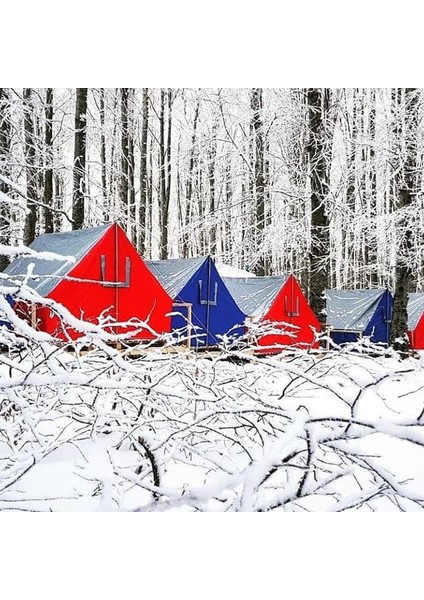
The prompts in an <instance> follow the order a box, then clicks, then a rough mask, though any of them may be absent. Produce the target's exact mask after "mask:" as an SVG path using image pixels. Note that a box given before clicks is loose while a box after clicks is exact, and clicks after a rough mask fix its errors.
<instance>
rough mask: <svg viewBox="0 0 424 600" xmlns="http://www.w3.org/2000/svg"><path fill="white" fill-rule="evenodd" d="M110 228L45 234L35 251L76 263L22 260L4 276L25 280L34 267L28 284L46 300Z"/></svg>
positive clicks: (11, 264)
mask: <svg viewBox="0 0 424 600" xmlns="http://www.w3.org/2000/svg"><path fill="white" fill-rule="evenodd" d="M110 227H113V224H108V225H102V226H100V227H90V228H89V229H77V230H75V231H65V232H62V233H45V234H42V235H40V236H39V237H38V238H36V239H35V240H34V241H33V242H32V244H31V245H30V248H31V249H32V250H35V251H36V252H54V253H55V254H62V255H66V256H72V257H74V259H75V262H73V263H72V262H66V261H62V260H43V259H41V258H32V257H20V258H16V259H15V260H14V261H13V262H11V263H10V265H8V267H7V268H6V269H5V271H4V273H6V274H8V275H12V276H13V277H14V278H15V279H16V278H18V279H19V278H22V279H23V277H24V276H25V274H26V272H27V269H28V267H29V265H30V264H31V263H33V264H34V271H33V277H32V278H30V279H29V280H28V285H29V287H31V288H32V289H33V290H35V291H36V292H38V293H39V294H40V296H45V297H46V296H48V295H49V294H50V292H52V291H53V289H54V288H55V287H56V286H57V285H58V284H59V283H60V282H61V281H62V280H63V278H64V277H67V276H68V275H69V273H70V272H71V271H72V270H73V269H74V267H75V265H76V264H77V263H78V262H79V261H80V260H81V259H82V258H84V256H85V255H86V254H87V253H88V252H89V251H90V249H91V248H92V247H93V246H94V245H95V244H97V242H99V241H100V240H101V238H102V237H103V235H104V234H105V232H106V231H107V230H108V229H109V228H110Z"/></svg>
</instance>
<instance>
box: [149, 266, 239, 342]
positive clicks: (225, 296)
mask: <svg viewBox="0 0 424 600" xmlns="http://www.w3.org/2000/svg"><path fill="white" fill-rule="evenodd" d="M146 264H147V266H148V267H149V268H150V269H151V270H152V272H153V273H154V275H155V276H156V277H157V278H158V279H159V281H160V282H161V283H162V285H163V286H164V288H165V289H166V290H167V292H168V294H169V295H170V296H171V297H172V298H173V299H174V302H175V303H185V304H189V305H191V311H192V312H191V320H192V325H193V329H194V331H193V332H192V333H193V334H194V335H193V338H192V342H191V343H192V345H194V346H195V347H198V348H200V347H202V348H205V347H208V346H216V345H218V344H219V343H220V342H221V340H222V337H223V336H225V335H228V336H229V337H231V338H237V337H239V336H241V335H242V334H243V333H244V320H245V314H244V313H243V311H242V310H240V308H239V307H238V306H237V304H236V302H235V301H234V299H233V298H232V296H231V294H230V292H229V291H228V289H227V287H226V285H225V284H224V282H223V280H222V278H221V277H220V275H219V273H218V271H217V269H216V266H215V263H214V261H213V259H212V258H211V257H210V256H206V257H202V258H185V259H179V258H172V259H168V260H154V261H147V262H146ZM175 310H176V312H177V313H179V314H174V315H173V316H172V330H173V331H175V332H177V331H178V332H180V333H181V334H185V335H191V334H190V331H189V328H190V323H189V314H188V310H187V309H185V308H184V307H176V309H175Z"/></svg>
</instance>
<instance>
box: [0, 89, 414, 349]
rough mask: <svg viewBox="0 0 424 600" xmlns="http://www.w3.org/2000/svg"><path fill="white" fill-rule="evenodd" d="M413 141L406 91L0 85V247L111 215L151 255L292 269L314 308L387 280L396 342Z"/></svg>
mask: <svg viewBox="0 0 424 600" xmlns="http://www.w3.org/2000/svg"><path fill="white" fill-rule="evenodd" d="M422 150H423V136H422V90H421V89H416V88H393V89H390V88H383V89H374V88H341V89H328V88H300V89H295V88H286V89H273V88H272V89H262V88H251V89H248V88H246V89H205V88H198V89H184V88H183V89H175V88H172V89H170V88H165V89H162V88H161V89H148V88H142V89H136V88H114V89H112V88H109V89H104V88H101V89H87V88H77V89H53V88H44V89H34V88H23V89H9V88H1V89H0V157H1V163H0V164H1V174H0V193H1V194H2V196H1V197H2V199H3V200H4V201H3V202H2V207H1V214H0V241H1V243H2V244H4V245H10V244H16V243H20V242H23V243H24V244H26V245H28V244H30V243H31V242H32V241H33V240H34V238H35V237H36V236H37V235H39V234H40V233H44V232H46V233H49V232H54V231H62V230H66V229H71V228H72V229H78V228H81V227H90V226H95V225H100V224H103V223H107V222H117V223H119V224H121V225H122V227H123V228H124V229H125V230H126V231H127V233H128V235H129V237H130V239H131V240H132V241H133V242H134V244H135V245H136V247H137V248H138V250H139V252H140V253H141V255H142V256H143V257H146V258H162V259H164V258H168V257H190V256H204V255H206V254H210V255H212V256H213V257H215V258H216V259H217V260H221V261H222V262H224V263H227V264H231V265H233V266H235V267H239V268H242V269H244V270H247V271H249V272H252V273H254V274H256V275H268V274H270V275H274V274H280V273H286V272H287V273H293V274H294V275H296V277H297V278H298V279H299V281H300V282H301V284H302V285H303V287H304V289H305V291H306V292H307V295H308V299H309V301H310V303H311V306H312V307H313V309H314V310H315V312H316V314H317V315H319V316H320V315H322V312H323V309H324V301H323V298H322V292H323V290H324V289H325V288H338V289H343V288H344V289H367V288H373V287H388V288H390V289H391V290H396V288H397V289H398V297H397V299H396V298H395V318H394V321H396V323H394V327H393V329H394V332H393V340H395V339H399V338H400V337H402V335H403V333H404V331H405V319H406V316H405V305H406V295H405V294H406V293H407V292H416V291H422V289H423V285H424V271H423V264H424V249H423V248H424V246H423V231H424V210H423V196H422V193H421V188H422V181H421V179H422V173H421V171H422ZM5 197H7V199H6V200H5ZM1 260H2V261H3V265H2V266H3V268H4V266H5V265H6V264H7V256H5V255H3V256H2V259H1ZM400 295H402V297H400ZM398 315H399V316H398ZM322 319H323V320H325V319H324V317H322ZM398 319H400V322H399V323H397V321H398Z"/></svg>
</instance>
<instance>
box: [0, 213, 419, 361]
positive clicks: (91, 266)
mask: <svg viewBox="0 0 424 600" xmlns="http://www.w3.org/2000/svg"><path fill="white" fill-rule="evenodd" d="M31 248H32V249H33V250H35V251H37V252H48V253H54V254H61V255H66V256H70V257H72V262H70V261H68V262H66V261H63V260H58V259H55V258H54V257H53V260H52V257H51V256H48V255H47V258H45V257H43V258H41V257H40V258H38V257H37V258H33V257H24V258H16V259H15V260H14V261H13V262H12V263H11V264H10V265H9V266H8V267H7V269H6V270H5V272H4V276H5V277H6V281H4V279H3V285H5V284H6V283H7V285H8V287H9V290H11V291H12V292H13V290H14V289H15V290H16V291H17V290H18V287H19V284H20V282H22V281H23V280H25V282H26V283H27V284H28V286H29V287H30V288H31V289H32V290H33V291H34V298H32V299H29V300H28V301H25V302H23V301H22V300H19V301H17V302H15V304H14V308H15V310H16V312H17V313H18V314H20V316H23V317H24V318H26V319H27V320H28V321H29V322H31V323H32V325H33V326H34V327H36V328H38V329H40V330H42V331H45V332H48V333H50V334H51V335H52V336H53V337H55V338H56V339H58V340H62V341H67V340H69V339H76V338H78V337H79V336H81V335H82V332H81V331H80V330H78V329H77V328H76V326H75V323H73V322H72V318H73V317H77V318H80V319H82V320H83V321H85V322H88V323H90V322H92V323H96V324H97V323H101V324H102V325H103V326H104V327H105V329H106V330H107V331H110V332H112V333H115V334H117V335H124V334H125V335H126V337H127V338H129V339H133V340H154V339H155V338H157V337H158V336H161V335H162V334H166V333H171V332H172V333H173V335H174V336H175V337H177V338H178V339H179V340H180V341H182V342H186V343H187V344H189V345H191V346H192V347H195V348H204V347H210V346H216V345H217V344H220V343H222V342H223V341H234V340H236V339H238V338H240V337H241V336H244V335H245V334H246V331H247V330H248V331H249V334H250V335H251V341H252V343H255V344H258V345H259V347H260V348H261V349H262V351H263V352H268V351H276V349H278V348H279V347H280V346H287V345H295V346H296V347H303V348H311V347H312V348H316V347H318V342H317V333H319V331H320V323H319V321H318V319H317V317H316V315H315V314H314V312H313V311H312V309H311V307H310V306H309V304H308V301H307V299H306V297H305V295H304V294H303V292H302V289H301V287H300V285H299V283H298V281H297V280H296V278H295V277H294V276H293V275H281V276H272V277H254V276H250V277H241V276H237V277H233V276H231V277H228V276H226V275H225V273H220V272H219V271H220V269H219V268H217V266H216V264H215V262H214V261H213V259H212V258H211V257H203V258H189V259H170V260H160V261H144V260H143V259H142V258H141V257H140V256H139V254H138V253H137V250H136V249H135V248H134V246H133V244H132V243H131V242H130V240H129V239H128V237H127V236H126V234H125V232H124V231H123V230H122V229H121V227H119V225H117V224H110V225H104V226H101V227H94V228H89V229H84V230H77V231H70V232H65V233H54V234H44V235H41V236H39V237H38V238H37V239H36V240H35V241H34V242H33V243H32V244H31ZM45 256H46V255H45ZM30 265H31V269H30V275H29V276H28V268H29V267H30ZM12 296H13V294H12ZM37 296H41V297H42V299H43V301H41V300H40V301H37ZM326 296H327V324H328V326H329V331H330V334H331V337H332V338H333V340H334V341H335V343H337V344H343V343H346V342H349V341H354V340H356V339H358V338H359V337H362V336H369V337H370V339H371V340H372V341H373V342H377V343H378V342H380V343H388V341H389V336H390V323H391V313H392V309H393V298H392V295H391V294H390V292H389V291H388V290H356V291H340V290H327V292H326ZM46 299H47V301H46ZM49 300H52V301H55V302H56V303H59V304H60V305H62V306H63V307H64V308H65V309H66V310H67V311H69V312H67V313H66V310H65V313H64V314H58V312H57V310H56V308H55V306H53V305H52V306H49V302H48V301H49ZM51 304H52V303H51ZM408 308H409V321H410V322H409V325H410V329H411V331H410V337H411V343H412V345H413V347H416V348H424V316H423V315H424V294H413V295H411V299H410V307H408Z"/></svg>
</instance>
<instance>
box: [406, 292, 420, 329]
mask: <svg viewBox="0 0 424 600" xmlns="http://www.w3.org/2000/svg"><path fill="white" fill-rule="evenodd" d="M423 312H424V293H422V292H416V293H414V294H409V295H408V329H409V330H411V331H412V330H413V329H415V328H416V326H417V325H418V321H419V320H420V318H421V315H422V314H423Z"/></svg>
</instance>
